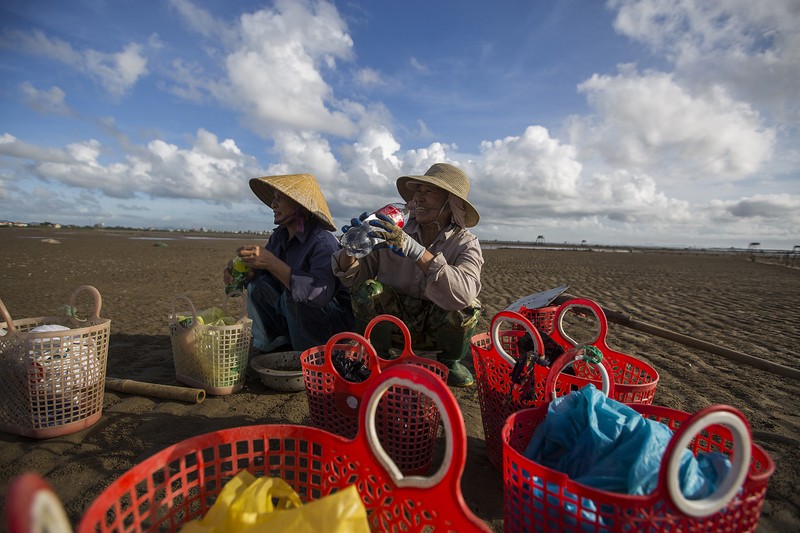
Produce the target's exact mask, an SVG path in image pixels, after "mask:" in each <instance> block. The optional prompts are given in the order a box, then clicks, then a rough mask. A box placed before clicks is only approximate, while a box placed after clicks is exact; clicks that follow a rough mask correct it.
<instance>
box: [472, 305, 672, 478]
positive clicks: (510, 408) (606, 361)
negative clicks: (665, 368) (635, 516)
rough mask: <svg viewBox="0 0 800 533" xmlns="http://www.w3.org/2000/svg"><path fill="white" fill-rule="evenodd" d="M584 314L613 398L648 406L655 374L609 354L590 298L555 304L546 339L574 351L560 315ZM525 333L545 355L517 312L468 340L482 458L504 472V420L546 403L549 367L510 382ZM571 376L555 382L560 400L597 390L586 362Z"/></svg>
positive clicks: (602, 319)
mask: <svg viewBox="0 0 800 533" xmlns="http://www.w3.org/2000/svg"><path fill="white" fill-rule="evenodd" d="M577 310H580V311H581V312H583V311H587V312H589V313H591V314H594V316H595V319H596V320H597V323H598V324H599V330H598V334H597V337H596V338H595V339H593V340H590V341H589V342H588V343H586V344H589V345H592V346H595V347H596V348H597V349H599V350H600V351H601V352H602V354H603V363H602V366H604V367H606V368H607V369H608V371H610V372H611V375H612V376H613V381H614V385H615V387H614V393H613V397H614V399H616V400H618V401H620V402H624V403H636V404H650V403H652V402H653V397H654V396H655V392H656V387H657V385H658V372H656V370H655V368H653V367H652V366H650V365H648V364H647V363H645V362H644V361H642V360H640V359H638V358H636V357H633V356H631V355H627V354H623V353H621V352H618V351H615V350H612V349H611V348H610V347H609V346H608V343H607V342H606V335H607V333H608V321H607V320H606V316H605V313H604V312H603V310H602V308H601V307H600V306H599V305H598V304H597V303H595V302H593V301H592V300H587V299H585V298H574V299H571V300H568V301H567V302H564V303H563V304H562V305H561V306H559V308H558V311H557V312H556V317H555V319H554V325H553V329H552V330H551V331H550V333H549V335H550V338H551V339H552V340H553V341H555V342H556V343H557V344H558V345H559V346H561V347H562V348H564V349H570V348H573V347H574V346H575V344H576V342H575V341H574V340H573V339H572V338H571V337H569V335H567V333H566V332H565V331H564V317H565V315H566V313H567V312H570V311H577ZM503 322H508V323H510V324H511V326H510V329H508V330H500V329H499V328H500V326H501V325H502V323H503ZM525 331H527V332H528V333H529V334H530V336H531V338H532V339H533V340H534V344H535V345H536V349H535V351H536V353H537V354H542V353H543V352H544V343H543V342H542V339H541V335H539V329H538V328H536V327H534V325H533V324H531V322H530V321H529V320H528V319H527V318H525V317H524V316H523V315H521V314H520V313H516V312H513V311H501V312H500V313H498V314H497V315H496V316H495V317H494V319H493V320H492V326H491V330H490V332H489V333H483V334H479V335H475V336H473V337H472V340H471V343H472V361H473V365H474V367H475V378H476V381H477V383H478V400H479V402H480V407H481V418H482V421H483V432H484V439H485V442H486V455H487V457H488V459H489V462H491V463H492V464H493V465H494V466H495V467H496V468H498V469H501V468H502V443H501V441H500V431H501V430H502V428H503V424H504V423H505V420H506V418H507V417H508V416H509V415H510V414H511V413H513V412H516V411H519V410H520V409H527V408H531V407H536V406H538V405H540V404H541V403H542V402H545V401H547V398H546V397H545V393H544V391H545V388H544V384H545V380H546V379H547V373H548V369H547V368H546V367H543V366H540V365H534V367H533V370H532V372H531V379H530V380H529V381H527V382H525V383H523V384H515V383H513V381H512V380H511V375H512V371H513V369H514V365H515V364H516V363H517V360H518V359H519V356H520V353H519V351H520V350H519V345H518V344H519V340H520V338H521V337H522V336H523V335H524V334H525ZM573 368H574V375H567V374H561V375H560V376H559V377H558V380H557V383H556V391H557V394H558V395H559V396H560V395H562V394H566V393H569V392H570V391H571V390H575V389H579V388H581V387H583V386H584V385H586V384H587V383H593V384H594V385H595V386H597V387H599V386H600V374H599V370H598V367H596V366H595V365H589V364H587V363H584V362H576V363H575V365H574V367H573Z"/></svg>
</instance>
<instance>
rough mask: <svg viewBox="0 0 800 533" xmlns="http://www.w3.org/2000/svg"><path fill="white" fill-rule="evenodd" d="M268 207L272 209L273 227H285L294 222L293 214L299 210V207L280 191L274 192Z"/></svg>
mask: <svg viewBox="0 0 800 533" xmlns="http://www.w3.org/2000/svg"><path fill="white" fill-rule="evenodd" d="M270 207H271V208H272V215H273V217H274V223H275V225H277V226H286V225H287V224H290V223H291V222H292V221H293V220H294V214H295V213H296V212H297V210H298V209H299V208H300V205H299V204H298V203H297V202H295V201H294V200H292V199H291V198H289V197H288V196H286V195H284V194H283V193H281V192H280V191H275V194H274V195H273V196H272V203H271V204H270Z"/></svg>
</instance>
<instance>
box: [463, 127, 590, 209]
mask: <svg viewBox="0 0 800 533" xmlns="http://www.w3.org/2000/svg"><path fill="white" fill-rule="evenodd" d="M480 153H481V160H482V164H481V165H480V176H481V178H480V180H479V181H476V185H477V187H478V188H479V190H480V194H482V195H483V196H484V197H485V198H486V200H484V201H485V202H486V203H487V204H489V205H491V206H502V205H513V206H521V205H522V206H524V205H542V204H545V203H547V202H548V201H551V200H553V199H564V198H574V197H575V196H577V194H578V179H579V177H580V173H581V168H582V165H581V163H580V162H578V160H577V159H576V157H575V156H576V153H575V149H574V147H572V146H570V145H564V144H561V143H560V142H559V141H558V140H557V139H553V138H551V137H550V135H549V133H548V131H547V129H545V128H543V127H541V126H529V127H528V128H527V129H526V130H525V132H524V133H523V134H522V135H521V136H510V137H506V138H504V139H499V140H495V141H483V142H482V143H481V147H480ZM473 187H475V186H473Z"/></svg>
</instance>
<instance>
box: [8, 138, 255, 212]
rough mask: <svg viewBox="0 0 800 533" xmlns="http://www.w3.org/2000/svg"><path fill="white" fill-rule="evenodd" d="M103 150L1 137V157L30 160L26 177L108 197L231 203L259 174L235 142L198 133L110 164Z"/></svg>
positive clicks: (136, 150)
mask: <svg viewBox="0 0 800 533" xmlns="http://www.w3.org/2000/svg"><path fill="white" fill-rule="evenodd" d="M105 150H106V147H104V146H102V145H101V144H100V142H98V141H97V140H94V139H90V140H86V141H82V142H76V143H70V144H68V145H67V146H65V147H64V148H63V149H44V148H40V147H36V146H32V145H29V144H26V143H24V142H21V141H19V140H17V139H16V138H14V137H13V136H12V135H9V134H5V135H3V136H2V137H0V154H2V155H6V156H9V157H14V158H17V159H21V160H28V161H30V163H31V166H30V170H29V172H28V173H33V174H34V175H35V176H37V177H39V178H40V179H42V180H45V181H48V182H52V183H56V184H61V185H65V186H69V187H83V188H86V189H88V190H93V191H99V192H101V193H102V194H104V195H105V196H108V197H112V198H133V197H135V196H137V195H150V196H154V197H165V198H190V199H200V200H207V201H212V202H222V203H229V202H232V201H240V200H241V199H242V198H243V197H244V196H245V192H246V191H245V189H246V184H247V179H248V178H250V177H252V176H254V175H256V174H257V172H258V170H257V165H256V163H255V160H254V159H253V158H252V157H250V156H246V155H244V154H242V152H241V150H240V149H239V148H238V146H237V145H236V143H235V142H234V141H232V140H230V139H226V140H223V141H222V142H219V140H218V138H217V137H216V136H215V135H214V134H212V133H210V132H208V131H205V130H202V129H201V130H199V131H198V132H197V138H196V140H195V142H194V144H193V145H192V146H191V147H190V148H179V147H178V146H176V145H174V144H170V143H167V142H165V141H162V140H160V139H156V140H152V141H150V142H149V143H148V144H147V145H146V146H144V147H141V146H137V147H133V149H132V150H131V151H130V152H129V153H128V155H127V156H126V157H125V158H124V159H122V160H119V161H115V162H110V163H104V162H103V161H102V155H103V153H104V151H105Z"/></svg>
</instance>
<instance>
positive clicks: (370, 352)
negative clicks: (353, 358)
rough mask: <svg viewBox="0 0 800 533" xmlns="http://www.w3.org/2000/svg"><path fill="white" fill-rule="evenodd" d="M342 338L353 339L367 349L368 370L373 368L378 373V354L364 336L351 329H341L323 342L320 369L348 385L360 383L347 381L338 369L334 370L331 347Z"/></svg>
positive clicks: (379, 370)
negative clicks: (322, 357)
mask: <svg viewBox="0 0 800 533" xmlns="http://www.w3.org/2000/svg"><path fill="white" fill-rule="evenodd" d="M343 340H354V341H356V342H357V343H358V344H360V345H361V347H362V348H363V349H364V350H366V351H367V358H368V359H369V368H370V370H374V371H375V372H376V373H380V372H381V368H380V366H381V365H380V363H379V361H378V359H379V358H378V354H377V353H376V352H375V348H373V347H372V344H370V343H369V341H368V340H367V339H366V338H364V337H363V336H361V335H359V334H358V333H355V332H352V331H342V332H340V333H337V334H335V335H334V336H333V337H331V338H330V339H328V342H327V343H325V351H324V352H323V353H324V355H325V360H324V361H323V362H322V364H321V365H319V369H320V371H322V372H328V373H329V374H333V375H334V376H336V377H337V378H339V379H340V380H341V381H342V382H344V383H347V384H348V385H350V386H353V385H360V383H352V382H350V381H347V380H346V379H344V377H342V375H341V374H340V373H339V371H338V370H336V366H334V364H333V360H332V359H333V357H332V352H333V349H334V347H335V346H336V343H337V342H339V341H343ZM348 347H352V346H348ZM367 381H370V380H369V379H368V380H367ZM362 383H364V382H362Z"/></svg>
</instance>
